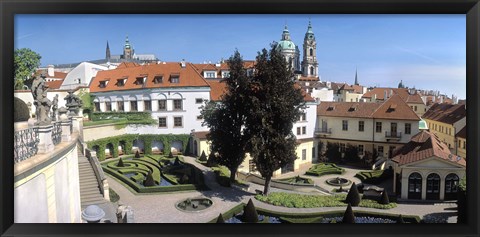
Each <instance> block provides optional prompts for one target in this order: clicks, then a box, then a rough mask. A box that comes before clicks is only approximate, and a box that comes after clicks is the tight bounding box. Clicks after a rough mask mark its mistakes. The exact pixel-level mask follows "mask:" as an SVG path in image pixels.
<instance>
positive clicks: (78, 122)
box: [71, 116, 83, 137]
mask: <svg viewBox="0 0 480 237" xmlns="http://www.w3.org/2000/svg"><path fill="white" fill-rule="evenodd" d="M71 118H72V125H73V132H78V133H79V134H80V136H81V137H83V117H82V116H71Z"/></svg>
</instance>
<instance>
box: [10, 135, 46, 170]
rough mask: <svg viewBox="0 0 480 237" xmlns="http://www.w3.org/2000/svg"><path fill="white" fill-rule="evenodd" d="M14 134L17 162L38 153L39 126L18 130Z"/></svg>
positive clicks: (15, 158)
mask: <svg viewBox="0 0 480 237" xmlns="http://www.w3.org/2000/svg"><path fill="white" fill-rule="evenodd" d="M14 136H15V137H14V139H15V144H14V154H13V159H14V161H15V163H18V162H20V161H24V160H26V159H28V158H30V157H32V156H34V155H36V154H37V152H38V143H39V142H40V139H39V135H38V128H27V129H25V130H20V131H16V132H15V135H14Z"/></svg>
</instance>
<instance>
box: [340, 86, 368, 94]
mask: <svg viewBox="0 0 480 237" xmlns="http://www.w3.org/2000/svg"><path fill="white" fill-rule="evenodd" d="M340 90H347V91H353V92H354V93H358V94H361V93H363V86H358V85H348V84H343V85H342V86H341V87H340Z"/></svg>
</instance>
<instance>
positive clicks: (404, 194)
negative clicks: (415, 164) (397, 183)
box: [401, 174, 408, 199]
mask: <svg viewBox="0 0 480 237" xmlns="http://www.w3.org/2000/svg"><path fill="white" fill-rule="evenodd" d="M401 183H402V199H408V176H407V175H405V176H403V174H402V182H401Z"/></svg>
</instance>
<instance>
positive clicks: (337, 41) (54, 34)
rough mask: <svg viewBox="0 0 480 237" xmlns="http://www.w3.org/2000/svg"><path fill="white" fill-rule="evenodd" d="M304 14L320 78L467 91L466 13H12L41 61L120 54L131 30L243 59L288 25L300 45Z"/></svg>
mask: <svg viewBox="0 0 480 237" xmlns="http://www.w3.org/2000/svg"><path fill="white" fill-rule="evenodd" d="M309 19H310V20H311V22H312V27H313V31H314V33H315V37H316V40H317V59H318V62H319V74H320V76H321V79H322V80H324V81H325V80H328V81H336V82H347V83H353V81H354V78H355V69H356V68H358V78H359V81H360V83H361V84H362V85H367V86H397V85H398V82H399V81H400V80H403V82H404V84H405V85H407V86H409V87H416V88H418V89H434V90H440V92H442V93H446V94H447V95H450V96H451V95H452V94H456V95H457V96H458V97H459V98H460V99H461V98H465V94H466V92H465V90H466V29H465V26H466V18H465V15H279V14H276V15H17V16H16V18H15V48H24V47H26V48H31V49H32V50H34V51H36V52H38V53H39V54H40V55H41V56H42V60H41V63H42V65H43V66H45V65H48V64H61V63H75V62H80V61H86V60H94V59H102V58H104V57H105V47H106V42H107V40H108V42H109V45H110V50H111V53H112V54H121V53H122V47H123V44H124V42H125V36H126V35H128V37H129V39H130V43H131V44H132V45H133V47H134V48H135V52H136V53H137V54H146V53H153V54H155V55H156V56H157V57H158V58H159V59H160V60H162V61H180V60H182V59H185V60H186V61H188V62H193V63H201V62H203V61H212V62H216V61H219V60H220V59H222V58H224V59H228V57H229V56H231V55H232V53H233V51H234V50H235V48H238V50H239V51H240V53H241V54H242V55H243V57H244V59H255V56H256V55H257V52H258V51H260V50H261V49H263V48H268V47H269V44H270V43H271V42H273V41H279V40H280V37H281V34H282V30H283V28H284V26H285V24H287V25H288V29H289V30H290V34H291V37H292V40H293V41H294V43H295V44H296V45H298V46H299V48H300V50H301V49H302V43H303V37H304V34H305V32H306V30H307V26H308V21H309Z"/></svg>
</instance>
